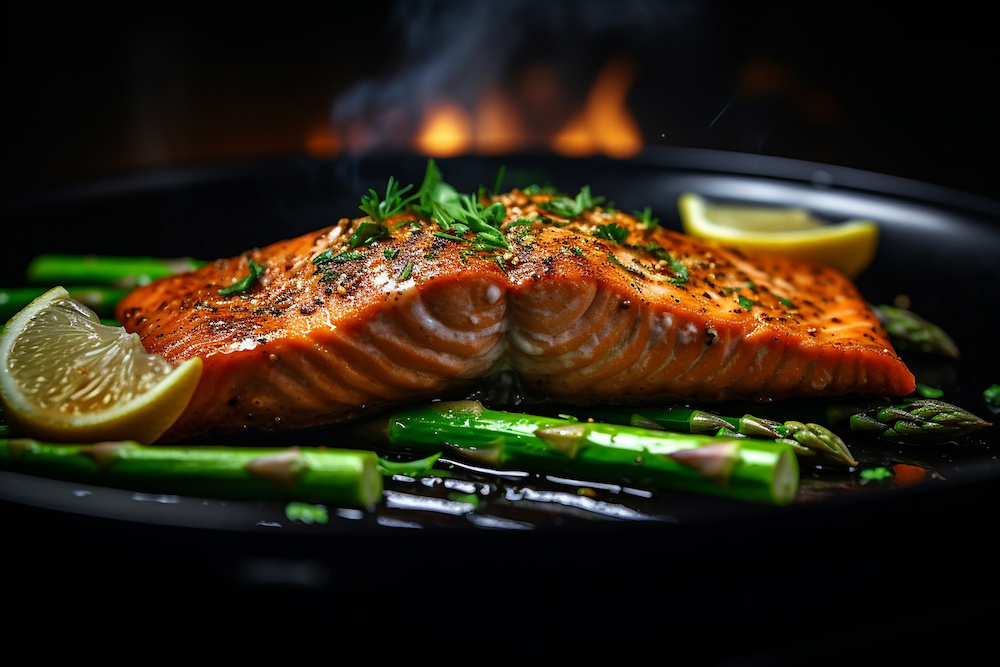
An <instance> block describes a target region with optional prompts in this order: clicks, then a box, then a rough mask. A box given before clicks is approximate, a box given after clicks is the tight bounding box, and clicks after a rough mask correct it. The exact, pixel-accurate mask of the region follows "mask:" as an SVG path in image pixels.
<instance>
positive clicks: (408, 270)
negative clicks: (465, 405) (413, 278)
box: [399, 259, 413, 280]
mask: <svg viewBox="0 0 1000 667" xmlns="http://www.w3.org/2000/svg"><path fill="white" fill-rule="evenodd" d="M411 273H413V260H412V259H411V260H409V261H407V262H406V266H405V267H404V268H403V270H402V271H401V272H400V273H399V279H400V280H406V279H407V278H409V277H410V274H411Z"/></svg>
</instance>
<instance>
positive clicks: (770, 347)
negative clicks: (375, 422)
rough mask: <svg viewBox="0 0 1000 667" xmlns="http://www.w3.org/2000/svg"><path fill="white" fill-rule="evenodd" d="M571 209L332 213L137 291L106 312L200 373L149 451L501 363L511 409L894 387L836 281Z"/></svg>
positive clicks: (882, 339) (880, 342)
mask: <svg viewBox="0 0 1000 667" xmlns="http://www.w3.org/2000/svg"><path fill="white" fill-rule="evenodd" d="M582 192H583V191H581V194H582ZM387 195H388V193H387ZM387 199H388V196H387ZM580 201H581V199H580V197H579V196H578V197H577V199H576V200H575V202H576V204H577V206H576V208H575V209H574V208H573V207H572V206H567V204H572V203H574V200H571V199H569V198H567V197H566V196H564V195H558V194H553V193H551V192H549V193H545V192H536V191H525V190H513V191H511V192H509V193H506V194H503V195H499V196H493V197H490V198H485V197H484V198H482V199H477V203H478V204H479V208H477V210H486V209H487V208H488V207H489V206H490V205H491V204H494V203H495V202H499V203H500V204H502V207H503V208H502V209H498V208H497V207H496V206H495V204H494V207H493V208H492V209H490V210H491V213H492V214H494V215H495V221H496V222H495V225H494V226H493V227H492V229H493V232H495V233H492V232H490V230H489V229H486V228H485V227H484V228H483V229H484V230H485V232H486V233H482V234H481V233H479V232H477V229H471V228H467V226H466V225H462V224H458V225H456V224H454V221H453V220H452V221H451V222H442V221H441V220H438V219H437V217H438V216H435V215H433V214H432V215H427V214H426V210H423V211H419V210H418V212H419V213H421V214H419V215H418V214H416V213H415V212H414V210H413V207H407V208H404V209H403V210H400V211H397V212H395V213H394V214H392V215H389V216H388V217H386V218H385V219H384V220H379V221H378V222H377V223H376V222H374V221H373V220H372V218H370V217H363V218H358V219H353V220H352V219H347V218H345V219H342V220H340V221H339V222H338V223H337V224H336V225H333V226H330V227H328V228H325V229H321V230H318V231H315V232H313V233H309V234H305V235H302V236H299V237H297V238H292V239H288V240H284V241H280V242H277V243H274V244H273V245H269V246H267V247H263V248H257V249H253V250H248V251H246V252H244V253H243V254H241V255H239V256H236V257H231V258H226V259H219V260H217V261H214V262H210V263H208V264H206V265H204V266H202V267H201V268H199V269H197V270H194V271H191V272H188V273H184V274H180V275H177V276H173V277H168V278H162V279H160V280H157V281H154V282H152V283H151V284H149V285H147V286H144V287H140V288H138V289H136V290H135V291H133V292H132V293H131V294H130V295H128V296H127V297H126V298H125V299H123V300H122V301H121V302H120V303H119V305H118V310H117V313H116V314H117V317H118V319H119V321H120V322H121V323H122V324H123V325H124V326H125V327H126V328H127V329H128V330H129V331H132V332H135V333H137V334H138V335H139V336H140V337H141V339H142V342H143V345H144V346H145V348H146V349H147V351H149V352H151V353H155V354H159V355H162V356H164V357H165V358H166V359H167V360H169V361H170V362H172V363H178V362H180V361H182V360H184V359H188V358H190V357H194V356H199V357H202V359H203V360H204V370H203V374H202V378H201V381H200V385H199V387H198V389H197V391H196V394H195V396H194V398H193V399H192V401H191V403H190V405H189V406H188V408H187V410H186V412H185V413H184V414H183V415H182V417H181V418H180V419H179V420H178V422H177V423H176V424H175V425H174V426H173V427H172V429H171V430H170V431H169V432H168V433H167V434H166V435H165V436H164V437H163V438H162V441H176V440H180V439H184V438H189V437H192V436H197V435H202V434H207V433H213V432H219V433H222V432H232V431H239V430H243V429H261V430H277V429H291V428H303V427H311V426H317V425H323V424H330V423H335V422H338V421H343V420H348V419H352V418H356V417H358V416H360V415H362V414H364V413H365V412H366V411H368V410H371V409H379V408H385V407H388V406H391V405H393V404H398V403H405V402H411V401H415V400H426V399H431V398H439V397H450V396H458V395H461V394H462V393H463V392H468V391H469V390H470V388H471V387H474V386H476V385H477V383H483V382H485V381H487V380H488V378H490V377H491V376H494V374H497V373H499V372H501V371H506V372H508V373H511V374H513V375H514V376H516V377H518V378H519V379H520V381H521V383H522V386H523V390H524V391H525V392H527V393H528V395H529V396H537V397H542V398H546V399H553V400H556V401H561V402H580V403H583V402H646V401H653V400H664V399H677V398H680V399H690V400H707V401H719V400H727V399H753V400H772V399H781V398H786V397H808V396H816V397H820V396H822V397H832V396H839V395H851V394H873V395H905V394H909V393H910V392H912V391H913V390H914V388H915V385H914V377H913V375H912V374H911V373H910V372H909V370H908V369H907V368H906V366H905V365H904V364H903V362H902V361H901V360H900V358H899V357H898V356H897V354H896V353H895V351H894V350H893V348H892V346H891V345H890V342H889V339H888V337H887V335H886V333H885V332H884V331H883V329H882V327H881V326H880V324H879V322H878V320H877V318H876V317H875V315H874V314H873V313H872V312H871V311H870V310H869V308H868V307H867V304H866V303H865V301H864V300H863V299H862V297H861V296H860V295H859V293H858V292H857V290H856V288H855V287H854V285H853V284H852V283H851V282H850V281H849V280H848V279H847V278H845V277H844V276H842V275H840V274H839V273H837V272H836V271H834V270H832V269H829V268H827V267H825V266H821V265H818V264H810V263H803V262H796V261H791V260H788V259H784V258H780V257H776V256H764V255H759V256H752V257H751V256H747V255H745V254H744V253H741V252H740V251H737V250H734V249H730V248H725V247H721V246H718V245H714V244H710V243H706V242H703V241H700V240H697V239H694V238H692V237H688V236H685V235H683V234H679V233H676V232H674V231H671V230H668V229H666V228H663V227H661V226H658V225H655V224H653V225H650V224H648V223H646V222H643V221H640V220H639V219H637V218H636V217H635V216H631V215H628V214H626V213H623V212H622V211H616V210H612V209H605V208H602V207H601V206H599V205H593V204H591V205H587V202H586V200H585V199H584V200H583V204H584V205H583V207H582V208H581V206H580V205H579V204H580ZM557 204H559V205H558V206H557ZM418 208H419V207H418ZM474 208H475V207H474ZM352 239H353V241H352ZM251 261H252V262H254V263H256V264H257V268H259V270H260V273H259V275H257V276H256V278H255V279H253V280H247V279H248V278H249V277H250V276H249V271H250V268H248V267H252V266H253V265H252V264H251ZM241 279H244V280H246V281H247V282H248V283H249V286H248V287H247V288H246V289H236V290H235V292H234V293H221V294H220V289H221V290H222V291H223V292H226V291H227V290H226V289H225V288H230V289H234V288H232V287H231V286H232V285H233V284H234V283H236V282H237V281H239V280H241Z"/></svg>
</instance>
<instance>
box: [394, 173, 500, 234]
mask: <svg viewBox="0 0 1000 667" xmlns="http://www.w3.org/2000/svg"><path fill="white" fill-rule="evenodd" d="M416 201H417V203H416V204H415V205H414V210H415V212H417V213H420V214H422V215H423V216H424V217H426V218H427V219H429V220H433V221H434V222H437V223H438V225H440V226H441V229H443V230H445V231H451V230H453V229H455V228H456V226H458V227H457V229H459V230H460V231H462V232H464V231H466V230H471V231H473V232H475V233H476V240H477V241H478V242H480V243H482V244H484V245H489V246H496V247H500V248H506V247H507V239H505V238H504V236H503V234H502V233H501V232H500V225H501V224H503V221H504V218H505V217H506V215H507V207H506V206H504V205H503V203H501V202H494V203H492V204H490V205H489V206H483V205H482V204H480V203H479V202H478V201H477V199H476V198H475V197H473V196H472V195H468V194H460V193H459V192H458V191H457V190H455V188H454V187H452V186H451V185H449V184H448V183H445V182H444V181H443V180H442V176H441V172H440V171H439V170H438V168H437V166H436V165H435V163H434V161H433V160H428V161H427V172H426V173H425V175H424V181H423V183H422V184H421V186H420V189H419V190H418V191H417V195H416Z"/></svg>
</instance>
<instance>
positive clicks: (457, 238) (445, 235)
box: [434, 232, 469, 243]
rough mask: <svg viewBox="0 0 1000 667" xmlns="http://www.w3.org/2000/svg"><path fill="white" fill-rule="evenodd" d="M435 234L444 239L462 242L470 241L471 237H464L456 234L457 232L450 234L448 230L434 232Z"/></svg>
mask: <svg viewBox="0 0 1000 667" xmlns="http://www.w3.org/2000/svg"><path fill="white" fill-rule="evenodd" d="M434 236H440V237H441V238H443V239H450V240H452V241H458V242H460V243H468V242H469V239H466V238H462V237H461V236H456V235H455V234H449V233H448V232H434Z"/></svg>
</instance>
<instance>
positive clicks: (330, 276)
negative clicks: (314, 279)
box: [319, 271, 341, 283]
mask: <svg viewBox="0 0 1000 667" xmlns="http://www.w3.org/2000/svg"><path fill="white" fill-rule="evenodd" d="M340 276H341V273H340V271H324V272H323V275H321V276H320V277H319V281H320V282H321V283H332V282H333V281H335V280H336V279H337V278H339V277H340Z"/></svg>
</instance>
